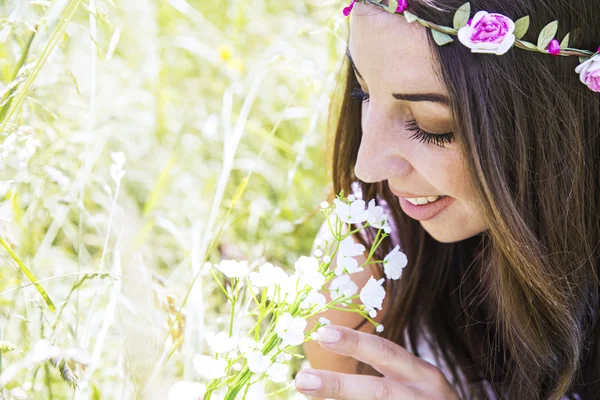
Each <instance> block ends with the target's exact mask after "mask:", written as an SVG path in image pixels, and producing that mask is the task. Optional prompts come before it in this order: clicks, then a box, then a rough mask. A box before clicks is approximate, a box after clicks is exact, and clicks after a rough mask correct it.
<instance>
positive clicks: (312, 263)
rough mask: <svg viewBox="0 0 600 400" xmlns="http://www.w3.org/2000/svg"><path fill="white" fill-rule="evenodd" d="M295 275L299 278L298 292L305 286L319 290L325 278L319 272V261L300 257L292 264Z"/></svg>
mask: <svg viewBox="0 0 600 400" xmlns="http://www.w3.org/2000/svg"><path fill="white" fill-rule="evenodd" d="M294 268H295V269H296V275H297V276H298V277H299V278H300V290H302V289H303V288H304V287H305V286H310V287H312V288H313V289H316V290H320V289H321V288H322V287H323V284H324V283H325V277H324V276H323V274H322V273H321V272H319V260H317V259H316V258H315V257H305V256H301V257H300V259H299V260H298V261H296V263H295V264H294Z"/></svg>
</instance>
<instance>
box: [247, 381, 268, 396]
mask: <svg viewBox="0 0 600 400" xmlns="http://www.w3.org/2000/svg"><path fill="white" fill-rule="evenodd" d="M245 399H246V400H264V399H265V388H264V387H263V386H262V384H261V383H260V382H257V383H255V384H254V385H252V386H250V388H249V389H248V392H246V397H245Z"/></svg>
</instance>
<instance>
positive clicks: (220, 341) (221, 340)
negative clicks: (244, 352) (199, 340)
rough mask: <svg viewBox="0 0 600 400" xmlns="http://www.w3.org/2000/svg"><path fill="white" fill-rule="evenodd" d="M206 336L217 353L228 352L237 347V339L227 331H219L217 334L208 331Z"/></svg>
mask: <svg viewBox="0 0 600 400" xmlns="http://www.w3.org/2000/svg"><path fill="white" fill-rule="evenodd" d="M205 338H206V342H207V343H208V345H209V346H210V347H211V348H212V349H213V351H214V352H215V353H226V352H228V351H229V350H233V349H234V348H236V347H237V341H236V340H235V339H234V338H231V337H229V334H228V333H227V332H219V333H217V334H216V335H215V334H214V333H213V332H206V334H205Z"/></svg>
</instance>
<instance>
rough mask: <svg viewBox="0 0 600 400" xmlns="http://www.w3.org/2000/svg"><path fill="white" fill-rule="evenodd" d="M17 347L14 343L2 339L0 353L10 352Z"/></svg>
mask: <svg viewBox="0 0 600 400" xmlns="http://www.w3.org/2000/svg"><path fill="white" fill-rule="evenodd" d="M16 348H17V346H15V345H14V344H12V343H10V342H7V341H6V340H0V353H9V352H11V351H14V350H15V349H16Z"/></svg>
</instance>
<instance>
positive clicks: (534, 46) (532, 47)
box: [521, 42, 546, 52]
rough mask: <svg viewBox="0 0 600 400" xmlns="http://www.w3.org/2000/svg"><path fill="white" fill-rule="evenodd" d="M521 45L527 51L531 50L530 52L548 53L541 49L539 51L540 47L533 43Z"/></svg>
mask: <svg viewBox="0 0 600 400" xmlns="http://www.w3.org/2000/svg"><path fill="white" fill-rule="evenodd" d="M521 45H522V46H523V47H525V48H526V49H529V50H533V51H542V52H546V50H544V49H541V50H540V49H539V48H538V47H537V46H536V45H535V44H533V43H529V42H521Z"/></svg>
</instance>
